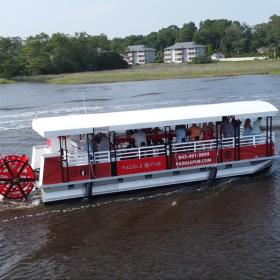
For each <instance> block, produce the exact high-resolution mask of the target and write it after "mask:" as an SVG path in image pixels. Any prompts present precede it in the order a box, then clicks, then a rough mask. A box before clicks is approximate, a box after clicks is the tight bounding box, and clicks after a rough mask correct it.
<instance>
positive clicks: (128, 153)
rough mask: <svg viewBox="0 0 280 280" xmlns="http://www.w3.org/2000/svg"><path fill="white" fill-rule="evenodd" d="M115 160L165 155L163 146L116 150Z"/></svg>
mask: <svg viewBox="0 0 280 280" xmlns="http://www.w3.org/2000/svg"><path fill="white" fill-rule="evenodd" d="M116 153H117V160H124V159H132V158H143V157H151V156H160V155H165V153H166V150H165V146H164V145H156V146H145V147H140V148H129V149H121V150H117V151H116Z"/></svg>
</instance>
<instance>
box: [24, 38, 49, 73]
mask: <svg viewBox="0 0 280 280" xmlns="http://www.w3.org/2000/svg"><path fill="white" fill-rule="evenodd" d="M49 39H50V38H49V36H48V35H47V34H45V33H41V34H38V35H36V36H34V37H32V36H30V37H28V38H27V40H26V42H25V45H24V47H23V49H22V55H23V58H24V61H25V72H26V74H28V75H38V74H48V73H50V72H51V71H52V63H51V58H50V53H49V47H48V43H49Z"/></svg>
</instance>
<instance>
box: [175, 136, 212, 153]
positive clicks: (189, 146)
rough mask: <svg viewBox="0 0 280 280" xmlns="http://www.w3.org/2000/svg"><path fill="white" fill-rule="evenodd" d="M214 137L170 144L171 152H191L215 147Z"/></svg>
mask: <svg viewBox="0 0 280 280" xmlns="http://www.w3.org/2000/svg"><path fill="white" fill-rule="evenodd" d="M216 142H217V141H216V139H211V140H203V141H194V142H183V143H174V144H172V149H171V150H172V152H173V153H193V152H197V151H203V150H212V149H216V145H217V144H216Z"/></svg>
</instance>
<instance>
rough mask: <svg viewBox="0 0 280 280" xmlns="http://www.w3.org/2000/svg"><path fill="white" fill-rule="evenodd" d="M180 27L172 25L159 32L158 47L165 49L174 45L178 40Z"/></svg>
mask: <svg viewBox="0 0 280 280" xmlns="http://www.w3.org/2000/svg"><path fill="white" fill-rule="evenodd" d="M178 31H179V28H178V27H177V26H176V25H170V26H168V27H167V28H163V29H161V30H159V32H158V49H159V50H163V49H165V48H166V47H169V46H171V45H173V44H174V43H175V41H176V36H177V33H178Z"/></svg>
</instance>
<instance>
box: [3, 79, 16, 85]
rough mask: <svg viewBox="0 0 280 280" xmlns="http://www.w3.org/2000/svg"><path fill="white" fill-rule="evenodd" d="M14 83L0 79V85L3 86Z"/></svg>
mask: <svg viewBox="0 0 280 280" xmlns="http://www.w3.org/2000/svg"><path fill="white" fill-rule="evenodd" d="M14 82H15V81H11V80H7V79H2V78H0V85H4V84H12V83H14Z"/></svg>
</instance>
